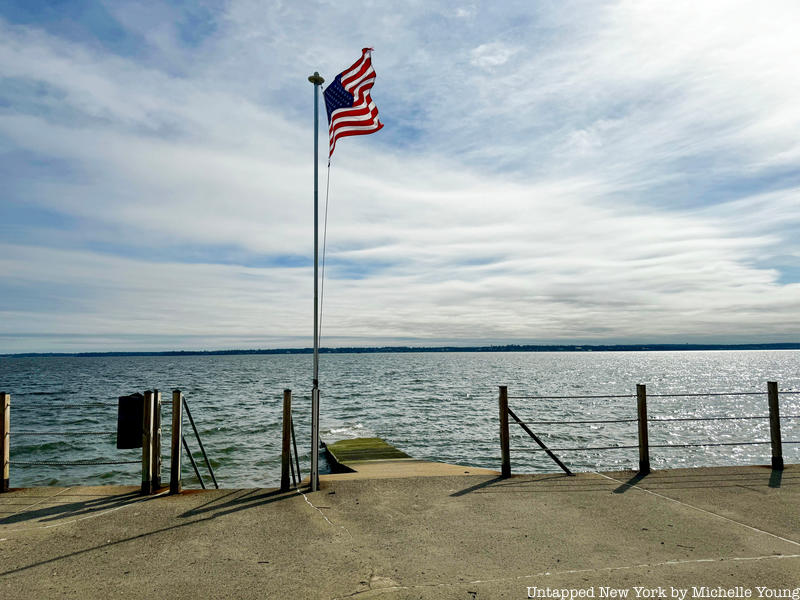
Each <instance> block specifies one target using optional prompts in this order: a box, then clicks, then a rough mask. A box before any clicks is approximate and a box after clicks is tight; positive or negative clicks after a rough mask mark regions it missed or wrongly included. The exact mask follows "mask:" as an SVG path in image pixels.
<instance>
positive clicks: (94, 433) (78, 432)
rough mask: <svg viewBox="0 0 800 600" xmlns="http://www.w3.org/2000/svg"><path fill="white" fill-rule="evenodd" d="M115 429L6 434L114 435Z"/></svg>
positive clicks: (15, 433) (11, 433)
mask: <svg viewBox="0 0 800 600" xmlns="http://www.w3.org/2000/svg"><path fill="white" fill-rule="evenodd" d="M116 433H117V432H116V431H9V432H8V435H11V436H14V435H116Z"/></svg>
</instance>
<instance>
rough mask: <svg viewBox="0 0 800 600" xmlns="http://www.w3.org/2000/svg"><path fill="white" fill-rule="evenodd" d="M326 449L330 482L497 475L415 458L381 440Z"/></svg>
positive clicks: (331, 444)
mask: <svg viewBox="0 0 800 600" xmlns="http://www.w3.org/2000/svg"><path fill="white" fill-rule="evenodd" d="M324 445H325V452H326V454H327V458H328V463H330V465H331V468H332V469H333V470H334V473H332V474H330V475H327V476H326V477H327V479H328V481H342V480H353V479H394V478H397V477H438V476H442V475H496V474H497V471H492V470H491V469H482V468H480V467H465V466H463V465H453V464H448V463H442V462H436V461H431V460H420V459H417V458H412V457H410V456H409V455H408V454H406V453H405V452H402V451H401V450H398V449H397V448H395V447H394V446H392V445H391V444H389V443H388V442H387V441H386V440H383V439H381V438H355V439H348V440H339V441H336V442H328V443H325V444H324Z"/></svg>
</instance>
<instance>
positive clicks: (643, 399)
mask: <svg viewBox="0 0 800 600" xmlns="http://www.w3.org/2000/svg"><path fill="white" fill-rule="evenodd" d="M636 412H637V418H638V421H639V474H641V475H647V474H648V473H650V442H649V441H648V437H647V386H645V385H644V384H641V383H637V384H636Z"/></svg>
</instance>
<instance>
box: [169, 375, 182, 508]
mask: <svg viewBox="0 0 800 600" xmlns="http://www.w3.org/2000/svg"><path fill="white" fill-rule="evenodd" d="M181 439H183V394H181V391H180V390H173V391H172V433H171V438H170V442H171V444H170V463H169V493H170V494H180V493H181Z"/></svg>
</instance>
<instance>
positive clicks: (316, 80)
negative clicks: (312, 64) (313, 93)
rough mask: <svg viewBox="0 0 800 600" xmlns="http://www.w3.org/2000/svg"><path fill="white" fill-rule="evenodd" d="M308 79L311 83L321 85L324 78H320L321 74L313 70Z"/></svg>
mask: <svg viewBox="0 0 800 600" xmlns="http://www.w3.org/2000/svg"><path fill="white" fill-rule="evenodd" d="M308 80H309V81H310V82H311V83H313V84H314V85H322V84H323V83H325V80H324V79H323V78H322V76H321V75H320V74H319V73H317V72H316V71H314V74H313V75H311V76H310V77H309V78H308Z"/></svg>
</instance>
